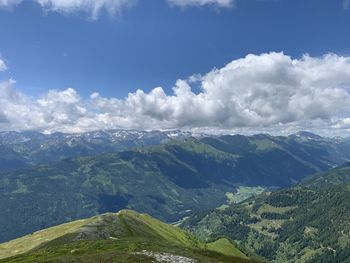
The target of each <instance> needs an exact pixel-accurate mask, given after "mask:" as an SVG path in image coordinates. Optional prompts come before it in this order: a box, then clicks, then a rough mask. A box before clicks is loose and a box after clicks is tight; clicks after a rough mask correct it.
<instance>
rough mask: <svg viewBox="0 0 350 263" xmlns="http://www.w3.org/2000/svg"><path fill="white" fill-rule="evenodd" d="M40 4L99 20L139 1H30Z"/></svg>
mask: <svg viewBox="0 0 350 263" xmlns="http://www.w3.org/2000/svg"><path fill="white" fill-rule="evenodd" d="M23 1H24V0H0V7H3V8H13V7H15V6H17V5H19V4H21V3H22V2H23ZM30 1H32V2H34V3H37V4H39V5H40V6H41V7H42V8H43V9H44V10H46V11H54V12H58V13H63V14H72V13H76V12H84V13H87V14H88V15H89V16H90V18H91V19H93V20H96V19H98V17H99V15H100V14H101V12H107V13H108V14H109V15H111V16H114V15H115V14H116V13H119V12H120V11H121V10H122V9H123V8H125V7H127V6H130V5H134V4H135V3H136V2H137V1H138V0H30ZM167 2H168V3H169V4H171V5H175V6H180V7H185V6H205V5H213V6H217V7H231V6H232V5H233V2H234V0H167Z"/></svg>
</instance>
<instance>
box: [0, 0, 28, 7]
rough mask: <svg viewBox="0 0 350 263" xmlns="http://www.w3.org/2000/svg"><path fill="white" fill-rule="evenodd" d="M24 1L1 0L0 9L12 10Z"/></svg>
mask: <svg viewBox="0 0 350 263" xmlns="http://www.w3.org/2000/svg"><path fill="white" fill-rule="evenodd" d="M22 1H23V0H0V7H5V8H11V7H13V6H16V5H18V4H20V3H21V2H22Z"/></svg>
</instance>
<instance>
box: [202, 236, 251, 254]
mask: <svg viewBox="0 0 350 263" xmlns="http://www.w3.org/2000/svg"><path fill="white" fill-rule="evenodd" d="M207 249H208V250H212V251H216V252H219V253H221V254H224V255H227V256H233V257H240V258H246V259H248V257H247V256H246V255H245V254H244V253H243V252H242V251H240V250H239V249H237V248H236V247H235V246H234V245H233V244H232V243H231V242H230V241H229V240H228V239H226V238H220V239H218V240H216V241H214V242H211V243H208V244H207Z"/></svg>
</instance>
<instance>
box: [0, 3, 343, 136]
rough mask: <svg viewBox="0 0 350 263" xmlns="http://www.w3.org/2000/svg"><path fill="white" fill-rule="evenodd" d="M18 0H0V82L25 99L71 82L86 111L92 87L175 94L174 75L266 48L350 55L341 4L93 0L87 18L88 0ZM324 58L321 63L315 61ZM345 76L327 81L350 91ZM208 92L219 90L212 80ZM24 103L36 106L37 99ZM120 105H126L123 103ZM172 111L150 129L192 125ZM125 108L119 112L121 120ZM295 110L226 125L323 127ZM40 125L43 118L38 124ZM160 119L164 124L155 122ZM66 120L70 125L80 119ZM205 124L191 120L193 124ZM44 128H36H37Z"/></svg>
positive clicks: (197, 86)
mask: <svg viewBox="0 0 350 263" xmlns="http://www.w3.org/2000/svg"><path fill="white" fill-rule="evenodd" d="M16 1H17V2H18V3H15V2H16ZM20 1H21V0H12V1H11V0H10V1H7V0H0V6H2V8H1V9H0V36H1V37H0V54H1V60H2V61H3V62H4V63H5V64H6V67H7V70H3V71H2V72H0V80H2V81H4V83H6V85H9V86H11V88H12V89H14V90H15V92H17V93H19V94H21V96H22V95H23V97H27V99H28V100H29V98H30V97H35V98H40V97H41V98H42V97H45V98H47V97H48V96H49V95H48V94H49V92H50V91H52V90H53V91H59V90H61V91H67V90H66V89H67V88H72V90H73V92H74V94H73V95H74V96H75V95H76V96H77V97H79V98H78V100H79V103H80V102H81V101H80V100H82V102H81V103H82V104H83V105H84V107H85V106H86V104H89V103H90V104H91V102H90V101H89V100H90V97H89V96H90V95H91V94H92V93H93V92H98V93H99V97H100V98H101V99H105V100H106V101H107V100H109V101H110V100H112V99H113V98H116V99H121V100H122V99H124V98H125V97H126V96H127V95H128V93H132V94H136V93H135V92H136V90H137V89H141V90H142V91H143V92H144V94H146V95H149V94H150V92H152V90H153V89H154V88H155V87H162V91H164V93H165V95H166V96H168V97H169V96H171V95H173V91H172V88H173V87H174V86H177V84H176V81H177V80H178V79H187V78H189V77H190V76H192V75H194V74H201V76H206V74H208V73H209V74H210V72H212V69H213V68H224V67H225V65H227V64H229V63H231V62H233V61H236V60H238V59H243V58H245V57H246V56H247V55H249V54H255V55H257V56H258V58H259V57H260V54H263V53H267V54H270V52H277V53H278V52H283V53H284V56H285V57H288V56H290V57H289V58H290V59H297V60H298V61H299V60H300V61H302V60H303V55H304V54H309V55H310V58H314V59H316V58H321V57H323V56H325V55H326V54H329V53H334V54H336V56H337V58H339V57H345V58H347V57H348V55H349V53H350V34H349V25H350V10H348V9H347V8H346V2H344V1H342V0H322V1H320V0H271V1H270V0H236V1H232V0H168V1H166V0H152V1H147V0H146V1H145V0H139V1H135V3H134V4H133V5H128V6H125V7H124V6H123V5H124V4H125V2H127V1H125V0H99V1H100V2H101V3H104V4H105V6H104V7H105V8H101V10H99V11H100V12H98V13H96V14H94V15H92V14H91V12H90V11H91V10H89V9H88V7H86V5H85V6H84V3H87V2H89V0H79V1H78V2H80V3H82V4H81V6H75V7H74V8H71V7H69V8H68V7H67V6H63V7H62V5H61V3H60V0H45V1H42V3H45V2H47V4H41V5H39V4H38V3H36V1H37V0H26V1H23V0H22V2H21V3H19V2H20ZM99 1H96V2H99ZM11 2H12V4H11ZM61 2H64V1H61ZM68 2H69V1H68ZM119 2H120V3H122V2H123V3H122V4H121V5H122V7H119V6H118V7H117V8H116V9H117V11H116V12H115V13H113V14H108V10H110V8H111V7H113V4H116V3H119ZM84 8H85V9H84ZM92 16H94V17H92ZM271 58H274V59H275V58H276V57H274V56H270V57H269V59H271ZM276 59H277V58H276ZM245 62H247V60H246V61H245ZM328 62H329V61H326V59H323V60H322V59H321V62H320V63H323V64H325V63H328ZM254 63H255V62H254ZM256 63H260V62H256ZM274 63H275V62H274ZM290 63H291V64H292V62H290ZM305 63H306V62H305ZM244 65H246V64H244ZM346 65H347V64H346ZM310 70H311V69H310ZM267 74H270V75H273V74H272V73H271V72H270V73H267ZM344 74H345V75H346V72H345V73H344ZM344 74H343V75H344ZM343 75H342V76H343ZM346 77H347V76H346ZM200 78H201V77H199V79H197V81H196V82H193V81H189V83H190V85H189V86H190V89H191V91H192V92H193V95H196V94H198V93H201V92H203V87H204V86H205V83H206V82H205V81H207V79H200ZM9 79H13V80H15V81H16V83H15V84H14V81H12V80H11V81H9ZM331 79H334V77H331ZM347 81H348V79H347V78H346V79H344V80H343V81H342V82H341V83H336V84H335V83H333V82H332V83H330V84H329V85H330V86H332V87H334V85H339V87H338V86H337V88H339V89H342V90H345V92H348V89H347V88H346V89H344V86H346V87H348V86H347V85H348V82H347ZM349 82H350V81H349ZM189 83H186V84H187V85H188V84H189ZM234 84H235V82H234V83H233V85H234ZM3 85H5V84H3ZM229 85H231V84H229ZM249 85H251V86H252V87H253V86H254V85H255V84H254V83H251V84H249ZM238 86H239V85H238ZM330 86H329V87H330ZM329 87H327V88H329ZM309 88H310V87H309ZM215 89H224V88H220V87H219V86H218V87H217V88H215ZM204 90H205V88H204ZM206 92H207V93H208V94H209V93H210V92H208V90H206V91H205V92H204V93H206ZM68 93H69V92H68ZM71 95H72V94H71ZM95 95H96V94H95ZM158 95H159V94H158ZM346 95H348V94H346ZM67 96H68V95H67ZM159 96H162V94H160V95H159ZM271 96H272V95H271ZM271 96H270V97H271ZM291 96H292V95H291ZM95 97H97V95H96V96H95ZM146 97H147V96H146ZM270 97H269V98H270ZM147 99H150V98H149V97H147V98H146V99H145V98H143V99H140V100H141V102H140V103H142V101H145V100H147ZM31 100H33V99H32V98H31ZM233 100H234V98H233ZM336 102H337V101H333V103H336ZM31 103H33V104H35V105H36V104H38V101H35V102H33V101H31ZM109 103H111V102H109ZM121 103H127V104H128V102H127V101H126V100H125V101H123V102H121ZM167 103H169V101H167ZM220 103H221V102H220ZM320 103H321V102H320ZM28 104H30V103H29V102H28ZM39 104H40V102H39ZM105 104H106V103H105ZM105 104H104V106H105ZM129 104H130V103H129ZM129 104H128V105H129ZM221 104H222V103H221ZM241 104H242V103H240V105H241ZM252 105H253V104H250V105H248V106H249V107H248V108H249V109H248V111H252V110H253V108H252ZM95 106H96V105H95ZM124 106H125V105H124ZM231 106H232V105H231ZM231 106H229V107H231ZM82 107H83V106H82ZM99 107H100V106H99ZM110 107H111V106H110ZM310 107H317V106H315V105H313V106H310ZM95 108H96V107H95ZM141 108H142V107H141ZM231 108H232V107H231ZM0 110H1V109H0ZM114 110H115V108H114ZM148 110H149V109H147V110H146V112H144V111H143V110H142V111H143V113H142V115H143V116H144V115H147V116H148V115H152V114H154V113H153V112H152V113H148ZM327 110H329V109H327ZM2 111H3V113H2V115H4V116H5V117H6V118H5V117H4V118H5V119H6V120H7V124H6V123H5V122H4V123H5V124H4V125H3V128H2V129H12V128H13V129H26V128H18V127H19V126H18V125H17V126H16V125H12V122H11V121H10V119H11V116H9V114H8V113H6V112H8V111H9V109H7V110H6V109H5V108H4V109H2ZM87 111H89V112H90V111H91V109H90V108H89V109H88V110H87ZM116 111H118V112H119V110H116ZM174 111H176V110H175V109H167V110H165V112H166V113H164V112H162V113H161V114H160V113H155V114H154V116H153V115H152V116H151V119H152V121H151V123H153V124H154V125H155V127H156V128H164V127H165V128H167V127H169V128H181V127H191V126H192V125H191V123H192V122H193V120H192V121H191V120H188V121H187V122H186V121H183V120H178V121H177V122H176V123H175V124H174V123H171V122H170V124H169V121H168V120H167V118H170V117H169V116H168V117H167V118H166V117H164V116H162V117H159V116H160V115H162V114H169V112H172V113H173V112H174ZM94 112H95V113H96V112H98V113H107V114H110V115H113V114H114V115H115V114H117V113H115V112H114V113H111V112H109V111H108V112H107V111H106V109H105V108H103V109H101V108H98V109H97V110H96V109H94ZM65 114H66V113H65ZM118 114H119V113H118ZM125 114H126V113H123V115H122V116H119V117H120V118H122V119H123V120H124V119H127V117H126V116H125ZM254 114H255V113H254ZM254 114H253V115H254ZM257 114H258V115H259V116H260V117H261V116H265V115H266V114H270V115H271V116H270V117H271V118H272V119H274V118H275V117H274V116H272V115H273V114H272V113H271V112H270V110H267V112H265V113H260V112H258V113H257ZM264 114H265V115H264ZM63 115H64V114H63ZM170 115H171V114H170ZM292 115H293V116H294V117H293V116H292ZM297 115H298V113H295V112H292V113H291V116H292V117H288V118H287V119H284V118H285V117H283V118H275V119H276V121H272V120H271V118H270V117H269V119H268V120H267V121H266V120H265V122H261V123H260V122H258V123H255V121H253V122H252V123H250V122H249V121H248V123H247V124H245V123H244V120H239V119H240V118H241V117H237V118H236V120H235V121H232V120H231V121H229V123H230V124H229V125H227V126H224V127H223V128H225V129H226V128H228V129H236V128H242V127H243V128H244V127H248V128H249V127H255V128H256V127H258V128H261V129H262V128H263V129H270V128H271V129H276V126H275V125H285V126H286V127H287V126H288V125H287V124H291V123H292V124H293V125H292V127H297V128H303V127H306V128H314V127H316V126H317V127H316V128H317V129H320V125H319V124H317V125H316V126H315V124H314V123H315V122H317V123H318V122H319V121H320V120H324V118H323V116H324V115H325V113H318V114H311V115H312V116H316V117H312V116H311V117H308V118H306V119H303V118H302V124H301V122H300V117H295V116H297ZM176 116H177V115H176ZM254 116H255V115H254ZM50 118H54V119H55V118H56V117H52V116H51V117H50ZM50 118H49V119H50ZM140 118H142V117H140ZM164 118H165V120H166V121H164ZM220 118H221V117H220V116H219V119H220ZM0 119H1V111H0ZM326 119H328V121H329V120H330V119H332V125H333V126H334V127H336V125H338V126H337V127H340V126H339V125H340V124H339V121H342V122H344V121H345V124H346V125H345V124H344V125H345V126H344V125H343V124H342V126H341V127H343V128H344V127H346V129H347V127H348V126H347V125H348V124H347V122H348V120H347V119H348V112H343V111H341V110H339V111H337V112H335V113H334V115H332V116H328V115H327V116H326ZM46 121H47V120H46V119H45V118H44V120H42V122H46ZM70 121H72V122H70ZM134 121H135V120H134ZM153 121H154V122H153ZM159 121H160V122H161V123H162V124H161V125H158V124H157V123H158V122H159ZM205 121H206V120H203V122H205ZM31 122H33V120H32V121H31ZM67 122H68V123H70V124H72V123H75V124H76V123H77V120H69V121H67ZM107 122H108V121H107ZM115 122H116V124H115V126H113V127H129V126H130V125H129V124H128V125H126V124H122V123H123V122H122V121H120V120H119V119H118V120H116V121H115ZM9 123H11V125H10V124H9ZM183 123H184V124H183ZM208 123H210V125H208V126H214V127H215V126H217V124H218V123H220V122H219V121H213V122H211V120H208ZM305 123H307V124H305ZM89 125H91V124H89ZM271 125H272V126H271ZM327 125H329V123H327ZM44 126H45V125H44ZM68 126H69V125H68ZM134 126H135V125H134ZM134 126H132V125H131V126H130V127H134ZM136 126H137V127H140V128H143V127H144V126H143V125H136ZM202 126H203V124H198V125H194V127H195V128H198V127H202ZM204 126H205V125H204ZM321 126H322V125H321ZM25 127H28V129H35V127H36V126H35V125H34V126H33V125H31V124H26V125H25ZM50 127H51V126H50ZM50 127H49V129H51V128H50ZM102 127H103V126H102ZM46 128H47V127H42V126H40V127H38V129H39V130H43V129H44V130H45V129H46ZM96 128H100V126H98V127H96ZM321 128H322V127H321ZM53 129H55V128H53ZM288 129H289V128H288ZM69 130H70V128H68V131H69ZM78 130H79V129H78ZM83 130H84V129H83ZM342 132H344V131H343V130H342Z"/></svg>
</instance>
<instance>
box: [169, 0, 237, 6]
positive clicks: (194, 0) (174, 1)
mask: <svg viewBox="0 0 350 263" xmlns="http://www.w3.org/2000/svg"><path fill="white" fill-rule="evenodd" d="M167 1H168V3H170V4H171V5H176V6H180V7H186V6H205V5H213V6H218V7H232V6H233V4H234V0H167Z"/></svg>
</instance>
